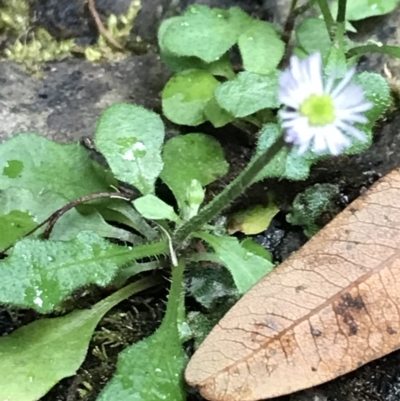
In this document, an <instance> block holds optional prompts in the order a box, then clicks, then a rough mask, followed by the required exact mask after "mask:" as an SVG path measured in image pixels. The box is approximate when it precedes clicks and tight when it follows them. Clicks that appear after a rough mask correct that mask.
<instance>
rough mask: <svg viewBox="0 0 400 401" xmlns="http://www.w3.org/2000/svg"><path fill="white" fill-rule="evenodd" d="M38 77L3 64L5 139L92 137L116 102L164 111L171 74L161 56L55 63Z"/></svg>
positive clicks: (0, 92)
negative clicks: (36, 135)
mask: <svg viewBox="0 0 400 401" xmlns="http://www.w3.org/2000/svg"><path fill="white" fill-rule="evenodd" d="M44 75H45V77H44V79H42V80H40V79H35V78H33V77H31V76H29V75H28V74H27V73H26V72H24V70H23V69H22V68H21V67H20V66H18V65H16V64H13V63H9V62H6V61H3V62H0V82H1V86H0V110H1V111H0V114H1V121H2V124H1V126H0V141H3V140H4V139H6V138H8V137H10V136H12V135H14V134H16V133H18V132H22V131H34V132H37V133H40V134H42V135H44V136H46V137H48V138H51V139H54V140H57V141H61V142H66V141H71V140H78V139H79V138H80V137H81V136H83V135H92V134H93V132H94V129H95V125H96V121H97V119H98V117H99V115H100V113H101V111H102V110H104V109H105V108H106V107H108V106H110V105H111V104H113V103H115V102H132V103H136V104H139V105H142V106H144V107H146V108H149V109H152V110H158V111H159V110H160V107H161V106H160V92H161V90H162V88H163V85H164V83H165V81H166V80H167V78H168V76H169V72H168V71H167V70H166V68H164V67H163V66H162V65H161V63H160V61H159V59H158V57H157V55H154V54H147V55H141V56H133V57H129V58H127V59H125V60H124V61H121V62H119V63H113V64H93V63H90V62H88V61H84V60H79V59H78V60H66V61H63V62H59V63H54V64H49V65H48V66H47V67H46V70H45V73H44Z"/></svg>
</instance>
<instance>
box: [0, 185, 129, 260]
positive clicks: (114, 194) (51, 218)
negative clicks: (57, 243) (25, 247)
mask: <svg viewBox="0 0 400 401" xmlns="http://www.w3.org/2000/svg"><path fill="white" fill-rule="evenodd" d="M101 198H109V199H122V200H125V201H127V202H129V201H131V200H132V196H129V195H125V194H122V193H118V192H100V193H98V194H90V195H85V196H82V197H80V198H78V199H75V200H73V201H71V202H69V203H67V204H66V205H64V206H63V207H62V208H60V209H58V210H56V211H55V212H54V213H53V214H52V215H51V216H49V217H48V218H47V219H46V220H44V221H42V222H41V223H39V224H38V225H37V226H36V227H35V228H33V229H32V230H30V231H29V232H27V233H26V234H25V235H24V236H23V237H22V238H26V237H28V236H29V235H31V234H33V233H34V232H35V231H36V230H38V229H39V228H41V227H43V226H44V225H46V224H47V223H48V226H47V228H46V230H45V231H44V233H43V238H44V239H48V238H49V237H50V234H51V231H52V229H53V227H54V225H55V224H56V222H57V220H58V219H59V218H60V217H61V216H62V215H64V214H65V213H66V212H68V210H71V209H73V208H74V207H75V206H77V205H79V204H81V203H84V202H88V201H92V200H95V199H101ZM13 246H14V244H11V245H9V246H8V247H7V248H5V249H3V251H1V252H0V258H1V257H5V256H6V252H7V251H8V250H9V249H10V248H12V247H13Z"/></svg>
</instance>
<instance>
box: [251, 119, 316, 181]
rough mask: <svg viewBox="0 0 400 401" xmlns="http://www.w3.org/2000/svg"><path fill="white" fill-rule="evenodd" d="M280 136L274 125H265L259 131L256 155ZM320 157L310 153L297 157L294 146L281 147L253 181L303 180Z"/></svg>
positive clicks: (279, 131) (280, 133) (277, 128)
mask: <svg viewBox="0 0 400 401" xmlns="http://www.w3.org/2000/svg"><path fill="white" fill-rule="evenodd" d="M281 135H282V132H281V130H280V129H279V127H278V126H277V125H276V124H266V125H264V127H263V128H262V129H261V131H260V134H259V138H258V144H257V153H261V152H264V151H266V150H267V149H268V148H269V147H271V146H272V145H273V144H274V143H275V142H276V140H277V139H278V138H279V137H280V136H281ZM319 158H322V156H315V155H313V154H312V153H311V152H307V153H306V154H304V155H299V154H298V152H297V149H296V147H295V146H292V147H289V146H285V147H283V148H282V149H281V150H280V151H279V152H278V153H277V154H276V156H275V157H274V158H273V159H272V160H271V161H270V162H269V163H268V164H267V165H266V166H265V167H264V168H263V170H262V171H261V172H260V174H259V175H258V176H257V178H256V180H255V181H259V180H263V179H264V178H288V179H290V180H296V181H297V180H304V179H306V178H307V177H308V175H309V174H310V167H311V165H312V163H314V162H315V161H316V160H318V159H319Z"/></svg>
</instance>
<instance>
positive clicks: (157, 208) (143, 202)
mask: <svg viewBox="0 0 400 401" xmlns="http://www.w3.org/2000/svg"><path fill="white" fill-rule="evenodd" d="M133 204H134V205H135V208H136V210H137V211H138V212H139V213H140V214H141V215H142V216H143V217H145V218H146V219H150V220H163V219H166V220H171V221H177V220H179V217H178V216H177V215H176V213H175V212H174V208H173V207H172V206H170V205H167V204H166V203H165V202H164V201H162V200H161V199H159V198H157V197H156V196H154V195H145V196H142V197H140V198H138V199H136V200H134V201H133Z"/></svg>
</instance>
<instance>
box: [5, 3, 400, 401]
mask: <svg viewBox="0 0 400 401" xmlns="http://www.w3.org/2000/svg"><path fill="white" fill-rule="evenodd" d="M30 3H31V5H32V8H31V11H32V25H33V26H38V25H40V26H43V27H45V28H46V29H48V30H49V32H50V33H51V34H52V35H54V36H55V37H56V38H59V39H65V38H76V40H79V41H81V43H83V42H85V43H93V42H94V41H95V40H96V37H97V30H96V27H95V26H94V24H93V21H92V19H91V17H90V15H89V14H88V11H87V7H86V2H85V1H84V0H58V1H56V0H41V1H39V0H31V1H30ZM142 3H143V7H142V10H141V12H140V14H139V16H138V18H137V20H136V24H135V27H134V29H133V31H132V40H137V36H138V35H139V36H140V37H141V39H142V40H143V41H144V42H145V43H147V44H148V45H149V46H148V49H149V51H148V52H147V54H141V55H131V56H129V57H128V58H126V59H125V60H123V61H121V62H118V63H98V64H92V63H90V62H88V61H86V60H84V59H82V58H75V59H73V58H71V59H68V60H64V61H62V62H57V63H49V64H47V65H46V66H44V78H43V79H36V78H34V77H32V76H31V75H29V74H28V73H27V72H25V70H24V68H23V67H22V66H18V65H16V64H14V63H11V62H8V61H5V60H3V61H0V83H1V85H0V119H1V121H2V124H1V126H0V140H1V141H4V140H6V139H7V138H9V137H10V136H12V135H15V134H16V133H18V132H21V131H34V132H38V133H40V134H42V135H44V136H46V137H48V138H52V139H54V140H57V141H61V142H69V141H76V140H79V139H80V138H81V137H82V136H83V135H85V136H86V135H88V136H91V135H93V132H94V128H95V123H96V120H97V118H98V116H99V114H100V112H101V111H102V110H104V109H105V108H106V107H108V106H110V105H111V104H113V103H115V102H119V101H127V102H133V103H137V104H141V105H143V106H145V107H147V108H149V109H152V110H155V111H160V91H161V90H162V88H163V85H164V84H165V82H166V80H167V79H168V77H169V76H170V73H169V72H168V71H167V69H166V68H165V67H164V66H163V65H161V63H160V61H159V59H158V56H157V54H156V53H154V52H152V49H154V45H156V30H157V27H158V24H159V22H160V21H161V20H162V19H163V18H166V17H169V16H171V15H174V14H177V13H179V12H180V11H182V10H183V9H184V8H185V7H187V5H189V4H192V3H202V4H209V5H213V6H220V7H228V6H232V5H238V6H241V7H242V8H244V9H245V10H246V11H248V12H250V13H251V14H253V15H256V16H258V17H260V18H263V19H268V20H273V21H275V22H278V23H281V22H282V21H283V20H284V17H285V14H286V10H288V3H289V1H287V0H284V1H279V2H277V1H272V0H253V1H250V0H203V1H192V0H180V1H171V0H142ZM96 5H97V8H98V10H99V12H100V14H101V15H102V16H103V17H104V16H107V15H109V14H110V13H111V12H123V11H124V10H126V7H127V5H129V1H128V0H115V1H110V0H98V1H96ZM399 20H400V10H397V11H395V12H393V13H392V14H390V15H388V16H385V17H380V18H373V19H370V20H368V21H364V22H362V23H360V24H357V27H358V28H359V34H358V36H357V37H358V38H360V39H365V38H367V37H370V36H371V35H372V36H373V37H374V38H375V39H376V40H379V41H381V42H383V43H387V44H396V45H400V29H399V26H398V21H399ZM357 37H356V38H357ZM385 64H387V69H388V70H389V71H390V72H391V73H392V75H393V76H394V77H395V76H400V75H399V74H400V64H399V63H398V61H397V60H394V59H390V58H388V57H386V56H384V55H380V54H379V55H372V56H369V57H366V58H364V59H363V60H362V62H361V63H360V65H359V68H360V69H362V70H369V71H375V72H379V73H383V72H384V65H385ZM392 83H393V87H394V91H395V92H396V91H398V82H396V80H395V79H392ZM166 124H167V125H166V126H167V136H173V135H176V134H177V133H181V132H188V130H187V129H185V128H178V127H176V126H174V125H173V124H170V123H168V122H166ZM399 125H400V115H399V113H397V112H396V113H394V112H392V113H389V114H388V116H387V119H386V120H385V121H382V122H381V124H380V126H378V127H377V128H376V131H375V139H374V144H373V145H372V146H371V147H370V148H369V149H368V150H367V151H365V152H364V153H363V154H361V155H356V156H343V157H340V158H337V159H335V160H326V161H322V162H320V163H318V164H317V165H316V166H314V167H313V169H312V172H311V176H310V178H309V179H308V180H307V181H304V182H288V181H286V180H282V181H278V180H269V181H266V182H262V183H259V184H257V185H255V186H254V187H253V188H251V189H250V190H249V191H248V192H247V193H246V194H243V196H242V197H241V198H240V199H239V200H238V202H237V203H236V204H234V205H233V206H232V207H233V208H235V207H240V206H241V205H250V204H252V203H256V202H258V201H260V199H262V200H265V197H266V193H267V191H268V189H273V190H274V192H275V193H277V194H278V197H277V199H278V202H279V204H280V207H281V210H282V212H281V213H280V214H279V215H278V217H277V219H275V220H274V222H273V224H272V225H271V227H270V228H269V229H268V230H267V232H265V233H264V235H262V236H259V238H258V240H259V241H260V242H262V243H263V244H264V245H265V246H266V247H268V248H269V249H271V251H272V252H273V254H274V257H275V259H276V260H277V261H282V260H284V259H285V258H286V257H287V256H289V255H290V254H291V253H292V252H294V251H295V250H296V249H298V248H299V247H300V246H301V245H302V244H304V242H305V240H306V239H305V237H304V235H303V234H302V231H301V229H299V228H298V227H293V226H290V225H289V224H287V223H285V219H284V216H285V212H287V210H288V206H289V205H290V203H291V201H292V200H293V198H294V197H295V196H296V194H298V193H299V192H301V191H302V190H304V189H305V188H307V187H308V186H310V185H311V184H314V183H336V184H338V185H339V187H340V192H341V193H340V199H341V202H340V203H339V204H338V209H340V208H343V207H344V206H346V204H347V203H349V202H351V201H352V200H353V199H355V198H356V197H357V196H359V194H360V193H362V192H363V191H364V190H365V189H366V188H368V187H369V186H370V185H371V184H372V183H373V182H374V181H375V180H376V179H378V178H379V177H380V176H381V175H384V174H386V173H388V172H389V171H390V170H391V169H393V168H394V167H396V166H398V165H399V164H400V156H399V155H400V132H399V130H398V127H399ZM197 130H198V131H202V130H203V132H207V133H210V134H212V135H215V136H216V138H217V139H219V140H220V141H221V143H222V145H223V146H224V149H225V152H226V155H227V158H228V160H229V161H230V164H231V171H230V172H229V174H228V176H227V177H225V178H224V179H223V180H221V181H219V182H218V183H216V184H215V185H214V187H213V190H215V191H217V190H220V189H221V188H222V187H223V186H224V185H225V184H226V182H228V181H230V180H231V179H232V177H234V176H236V175H237V174H238V172H239V171H240V170H241V169H242V168H243V166H244V165H245V164H246V163H247V162H248V160H249V159H250V157H251V154H252V151H253V143H254V138H251V137H250V138H249V136H248V134H244V133H243V132H240V131H238V130H237V129H235V128H233V127H227V128H224V129H220V130H214V129H212V128H211V127H209V126H207V125H205V126H204V127H199V128H197ZM332 217H333V216H332ZM97 295H98V294H97ZM95 301H96V300H95V299H93V302H95ZM164 301H165V293H164V291H161V292H159V293H155V294H154V293H149V294H144V295H142V297H135V298H133V299H132V300H127V301H125V302H123V303H121V304H120V305H119V306H118V307H116V308H114V309H113V310H112V311H111V312H110V313H109V314H107V316H106V317H105V318H104V319H103V320H102V322H101V324H100V325H99V327H98V329H97V331H96V335H95V336H94V339H93V341H92V343H91V346H90V350H89V353H88V357H87V359H86V361H85V363H84V364H83V366H82V367H81V369H80V370H79V372H78V375H77V376H76V377H72V378H69V379H65V380H63V381H62V382H60V383H59V384H58V385H56V386H55V387H54V388H53V390H52V391H51V392H50V393H49V394H48V395H47V396H46V397H44V398H43V399H42V401H75V400H86V401H92V400H95V399H96V396H97V394H98V393H99V391H100V390H101V388H102V387H103V386H104V384H105V383H106V382H107V381H108V380H109V378H110V377H111V375H112V373H113V371H114V369H115V362H116V358H117V355H118V352H120V351H121V350H122V349H123V348H124V347H125V346H126V345H127V344H131V343H133V342H135V341H137V340H139V339H141V338H143V337H145V336H147V335H149V334H150V333H151V332H152V331H154V330H155V328H156V327H157V325H158V324H159V322H160V321H161V319H162V315H163V312H164V310H165V303H164ZM36 318H37V316H36V315H35V314H33V313H32V312H30V311H15V310H9V309H7V308H4V307H3V308H1V309H0V335H6V334H8V333H10V332H12V331H13V330H14V329H15V328H17V327H20V326H21V325H24V324H27V323H29V322H30V321H32V320H34V319H36ZM107 342H110V344H106V343H107ZM105 355H107V356H105ZM399 362H400V353H399V352H394V353H393V354H391V355H389V356H387V357H385V358H382V359H380V360H378V361H375V362H372V363H370V364H368V365H367V366H364V367H362V368H360V369H358V370H357V371H356V372H353V373H351V374H348V375H346V376H344V377H342V378H339V379H336V380H334V381H332V382H330V383H327V384H326V385H323V386H321V387H320V388H318V389H315V390H312V391H308V392H303V393H301V394H297V395H293V396H288V397H282V398H280V399H279V401H289V400H291V401H295V400H296V401H300V400H303V401H305V400H307V401H327V400H329V401H395V400H400V369H399ZM188 400H189V401H197V400H199V401H200V400H202V398H201V397H200V396H198V395H196V391H195V390H194V389H189V390H188ZM121 401H122V400H121ZM275 401H278V399H276V400H275Z"/></svg>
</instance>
